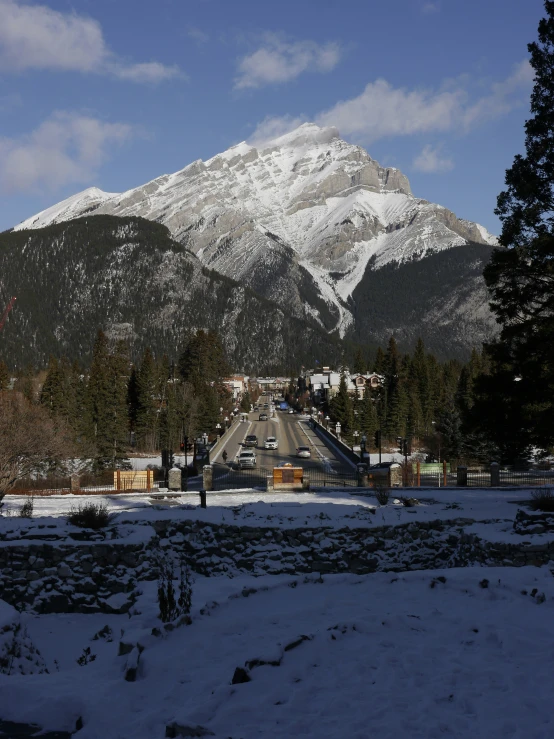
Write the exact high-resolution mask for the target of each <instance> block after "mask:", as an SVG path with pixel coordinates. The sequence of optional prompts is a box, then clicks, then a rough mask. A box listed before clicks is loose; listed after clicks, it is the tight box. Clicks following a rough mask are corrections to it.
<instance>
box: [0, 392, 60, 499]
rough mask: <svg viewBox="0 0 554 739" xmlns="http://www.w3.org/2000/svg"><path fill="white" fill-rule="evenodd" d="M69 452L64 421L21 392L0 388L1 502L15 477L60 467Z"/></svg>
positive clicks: (13, 482) (37, 473) (40, 473)
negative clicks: (55, 418)
mask: <svg viewBox="0 0 554 739" xmlns="http://www.w3.org/2000/svg"><path fill="white" fill-rule="evenodd" d="M72 453H73V444H72V441H71V436H70V434H69V432H68V430H67V428H66V426H65V425H64V424H63V423H61V422H59V421H55V420H54V419H52V418H51V417H50V416H49V414H48V412H47V411H46V409H45V408H43V407H42V406H39V405H34V404H33V403H30V402H29V401H28V400H27V399H26V398H25V397H24V396H23V395H22V394H21V393H17V392H14V391H4V392H0V506H1V505H2V499H3V498H4V496H5V495H6V493H8V492H9V491H10V490H11V489H12V488H13V487H14V486H15V484H16V482H17V481H18V480H21V479H22V478H25V477H33V476H36V475H45V474H47V473H52V472H54V471H57V470H59V469H61V468H62V467H63V464H64V462H65V460H67V459H69V458H70V457H71V456H72Z"/></svg>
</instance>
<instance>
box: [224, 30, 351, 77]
mask: <svg viewBox="0 0 554 739" xmlns="http://www.w3.org/2000/svg"><path fill="white" fill-rule="evenodd" d="M340 55H341V50H340V47H339V45H338V44H336V43H328V44H321V45H320V44H317V43H315V42H314V41H296V42H287V41H284V40H282V39H281V38H279V37H278V36H275V35H273V34H267V35H266V36H265V42H264V44H263V45H262V46H261V47H260V48H259V49H257V50H256V51H254V52H253V53H252V54H249V55H248V56H245V57H244V58H243V59H242V60H241V61H240V63H239V75H238V77H237V78H236V79H235V88H237V89H242V88H247V87H263V86H264V85H271V84H278V83H282V82H288V81H289V80H292V79H295V78H296V77H298V76H299V75H300V74H302V73H303V72H330V71H331V70H332V69H334V68H335V67H336V66H337V64H338V62H339V60H340Z"/></svg>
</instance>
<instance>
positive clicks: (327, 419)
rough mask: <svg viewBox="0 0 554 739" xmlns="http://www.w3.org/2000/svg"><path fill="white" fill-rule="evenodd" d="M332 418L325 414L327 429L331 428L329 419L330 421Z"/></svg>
mask: <svg viewBox="0 0 554 739" xmlns="http://www.w3.org/2000/svg"><path fill="white" fill-rule="evenodd" d="M330 420H331V419H330V418H329V416H325V428H326V429H327V430H328V429H329V421H330Z"/></svg>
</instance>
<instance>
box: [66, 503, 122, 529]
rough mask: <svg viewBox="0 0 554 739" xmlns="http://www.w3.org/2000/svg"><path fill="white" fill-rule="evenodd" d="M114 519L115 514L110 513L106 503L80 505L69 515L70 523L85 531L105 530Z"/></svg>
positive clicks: (72, 509)
mask: <svg viewBox="0 0 554 739" xmlns="http://www.w3.org/2000/svg"><path fill="white" fill-rule="evenodd" d="M113 518H114V514H113V513H109V512H108V506H107V505H106V503H85V504H84V505H82V504H79V505H78V506H77V508H71V510H70V512H69V513H68V514H67V521H68V523H71V524H73V526H79V527H80V528H83V529H103V528H105V527H106V526H107V525H108V524H109V523H111V521H112V520H113Z"/></svg>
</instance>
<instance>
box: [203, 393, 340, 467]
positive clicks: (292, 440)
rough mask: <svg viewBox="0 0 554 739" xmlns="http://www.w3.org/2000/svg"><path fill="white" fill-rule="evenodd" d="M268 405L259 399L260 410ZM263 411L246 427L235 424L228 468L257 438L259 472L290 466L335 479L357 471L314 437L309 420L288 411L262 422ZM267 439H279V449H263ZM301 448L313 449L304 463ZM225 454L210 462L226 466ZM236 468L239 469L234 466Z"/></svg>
mask: <svg viewBox="0 0 554 739" xmlns="http://www.w3.org/2000/svg"><path fill="white" fill-rule="evenodd" d="M265 402H268V398H267V397H262V398H260V401H259V403H260V406H261V405H262V404H263V403H265ZM264 411H265V409H264V410H262V411H256V412H254V413H249V414H248V421H247V422H246V423H238V424H236V426H235V429H234V431H233V432H232V433H231V435H230V437H229V439H228V440H227V443H226V445H225V450H226V451H227V455H228V458H227V462H228V464H230V463H234V462H235V461H236V458H237V457H238V454H239V453H240V451H241V449H242V448H243V447H242V446H241V444H242V442H243V440H244V438H245V437H246V436H247V435H248V434H255V435H256V436H257V437H258V447H257V448H256V450H255V451H256V457H257V467H258V469H260V468H263V469H267V470H270V469H272V468H273V467H276V466H277V465H278V464H279V463H280V462H290V463H291V464H293V465H294V466H295V467H303V468H308V469H312V470H313V469H320V470H321V472H322V473H323V472H327V473H330V474H332V475H335V474H337V475H340V474H345V473H346V474H351V473H352V472H353V471H354V468H353V467H352V465H351V464H350V463H349V462H348V461H347V460H345V459H343V458H342V456H341V455H340V453H339V452H336V451H335V450H334V449H332V448H330V447H328V446H327V445H326V444H325V443H324V442H323V441H322V440H321V439H320V438H319V437H318V436H317V435H316V434H315V432H314V431H313V430H312V429H311V428H310V425H309V421H308V418H304V417H303V416H300V415H298V414H296V413H295V414H292V413H290V414H289V413H287V412H286V411H279V410H277V411H276V412H275V414H274V416H273V417H271V416H270V418H269V420H267V421H260V420H259V416H260V413H263V412H264ZM268 436H275V437H276V438H277V439H278V441H279V448H278V449H275V450H270V449H264V441H265V439H266V438H267V437H268ZM299 446H308V447H310V449H311V452H312V456H311V458H310V459H302V458H299V457H297V456H296V449H297V447H299ZM222 452H223V449H222V450H221V451H220V452H219V453H218V454H217V455H216V456H215V458H213V459H212V460H211V461H212V462H215V463H219V464H221V463H222V462H223V460H222V458H221V454H222ZM233 466H236V465H235V464H233Z"/></svg>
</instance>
